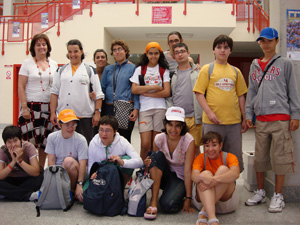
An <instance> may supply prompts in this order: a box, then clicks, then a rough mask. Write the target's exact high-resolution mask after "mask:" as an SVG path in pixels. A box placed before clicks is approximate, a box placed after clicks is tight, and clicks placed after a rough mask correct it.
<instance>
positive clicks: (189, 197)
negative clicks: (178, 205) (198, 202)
mask: <svg viewBox="0 0 300 225" xmlns="http://www.w3.org/2000/svg"><path fill="white" fill-rule="evenodd" d="M185 198H186V199H191V200H192V199H193V198H192V197H187V196H185Z"/></svg>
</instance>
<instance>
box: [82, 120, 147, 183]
mask: <svg viewBox="0 0 300 225" xmlns="http://www.w3.org/2000/svg"><path fill="white" fill-rule="evenodd" d="M117 131H118V121H117V119H116V118H115V117H114V116H111V115H106V116H103V117H101V119H100V121H99V134H96V135H95V136H94V138H93V139H92V141H91V143H90V145H89V151H88V156H89V157H88V158H89V163H88V171H90V170H91V168H92V165H93V164H94V162H102V161H106V160H108V161H110V162H116V163H118V165H119V166H120V167H121V171H122V172H123V175H124V180H125V183H127V182H128V181H129V178H130V177H131V175H132V173H133V170H134V169H135V168H140V167H142V166H143V161H142V159H141V157H140V156H139V155H138V153H137V152H136V151H135V150H134V148H133V146H132V145H131V144H130V143H129V142H128V141H127V140H126V139H125V138H124V137H122V136H121V135H120V134H119V133H118V132H117ZM90 176H91V179H94V178H95V177H96V174H90Z"/></svg>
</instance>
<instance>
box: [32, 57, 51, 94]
mask: <svg viewBox="0 0 300 225" xmlns="http://www.w3.org/2000/svg"><path fill="white" fill-rule="evenodd" d="M46 62H47V63H48V68H49V83H48V86H47V87H46V88H44V87H43V79H42V71H41V70H40V67H39V65H38V64H37V59H35V64H36V67H37V69H38V71H39V72H38V75H39V76H40V84H41V88H42V91H43V92H44V91H46V90H47V89H48V88H50V87H51V80H50V76H51V70H50V63H49V60H48V59H46Z"/></svg>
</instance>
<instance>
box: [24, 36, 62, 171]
mask: <svg viewBox="0 0 300 225" xmlns="http://www.w3.org/2000/svg"><path fill="white" fill-rule="evenodd" d="M51 49H52V48H51V45H50V41H49V38H48V37H47V36H46V35H45V34H36V35H34V36H33V38H32V41H31V43H30V49H29V50H30V54H31V56H32V58H30V59H26V60H25V61H24V62H23V63H22V66H21V68H20V71H19V81H18V82H19V84H18V92H19V99H20V103H21V107H22V108H21V112H20V118H19V121H18V126H19V127H20V128H21V131H22V139H23V140H26V141H29V142H31V143H32V144H33V145H35V147H36V148H37V149H38V151H39V163H40V166H42V167H44V164H45V159H46V153H45V152H44V151H45V147H46V143H47V136H48V134H49V133H51V132H52V131H53V129H54V126H52V125H51V123H50V120H49V119H50V88H51V86H52V80H53V75H54V73H55V71H56V69H57V63H56V62H54V61H53V60H52V59H50V58H49V57H50V52H51Z"/></svg>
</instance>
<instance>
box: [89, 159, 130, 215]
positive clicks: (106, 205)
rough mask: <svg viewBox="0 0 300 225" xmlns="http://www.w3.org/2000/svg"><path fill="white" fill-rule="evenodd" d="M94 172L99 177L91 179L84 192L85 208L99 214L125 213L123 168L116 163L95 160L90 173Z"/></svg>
mask: <svg viewBox="0 0 300 225" xmlns="http://www.w3.org/2000/svg"><path fill="white" fill-rule="evenodd" d="M94 172H96V173H97V177H96V178H95V179H94V180H91V179H90V180H89V182H90V183H89V187H88V188H87V189H86V190H85V191H84V193H83V208H84V209H86V210H88V211H89V212H91V213H94V214H97V215H104V216H116V215H123V214H125V213H126V210H127V209H126V205H125V199H124V189H125V182H124V177H123V174H122V172H121V169H120V168H119V167H117V166H116V165H115V164H108V163H98V162H95V163H94V164H93V166H92V168H91V171H90V175H92V174H93V173H94Z"/></svg>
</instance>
